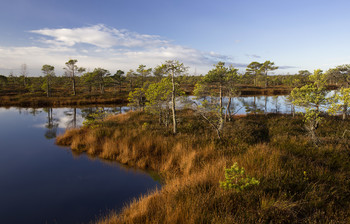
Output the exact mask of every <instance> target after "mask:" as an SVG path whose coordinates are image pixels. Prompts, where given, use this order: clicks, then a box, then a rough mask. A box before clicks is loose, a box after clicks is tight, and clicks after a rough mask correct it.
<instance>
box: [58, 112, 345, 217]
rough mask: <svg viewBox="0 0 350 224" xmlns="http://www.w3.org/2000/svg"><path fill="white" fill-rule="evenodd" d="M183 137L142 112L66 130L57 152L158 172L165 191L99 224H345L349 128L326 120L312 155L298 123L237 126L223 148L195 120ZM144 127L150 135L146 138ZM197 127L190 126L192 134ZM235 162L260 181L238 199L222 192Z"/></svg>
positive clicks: (274, 119) (275, 120)
mask: <svg viewBox="0 0 350 224" xmlns="http://www.w3.org/2000/svg"><path fill="white" fill-rule="evenodd" d="M179 119H180V120H181V121H182V122H180V125H179V130H180V133H179V134H177V135H175V136H174V135H172V134H171V131H170V128H169V127H168V128H165V127H163V126H159V125H158V123H157V119H156V118H154V117H153V116H151V115H147V114H145V113H142V112H131V113H127V114H122V115H116V116H113V117H108V118H107V119H106V120H105V121H104V122H102V123H100V125H99V126H98V127H97V128H94V129H91V128H87V127H83V128H81V129H79V130H77V129H73V130H68V131H67V132H66V133H65V134H64V135H63V136H60V137H58V138H57V143H58V144H62V145H70V146H71V148H72V150H76V151H79V152H87V153H89V154H92V155H95V156H99V157H101V158H104V159H110V160H115V161H118V162H121V163H124V164H128V165H130V166H135V167H139V168H144V169H152V170H155V171H157V172H158V173H159V174H160V175H161V176H162V177H163V178H164V182H165V184H164V186H163V187H162V188H161V189H157V190H154V191H153V192H150V193H149V194H146V195H143V196H141V197H140V198H138V199H135V200H134V201H132V202H130V203H129V204H128V205H127V206H125V208H124V209H123V211H122V212H121V213H119V214H115V213H111V214H110V215H109V216H107V217H102V218H101V220H100V221H98V223H299V222H300V223H348V222H349V221H350V219H349V217H350V179H349V176H350V162H349V161H350V158H349V157H350V153H349V138H348V137H346V136H345V137H344V138H343V133H344V131H345V129H346V127H347V126H349V125H350V122H349V121H341V120H340V119H338V118H335V117H328V118H326V121H327V122H325V125H323V126H321V127H320V128H319V136H320V138H321V140H322V141H323V144H322V145H321V146H319V147H315V146H314V145H313V144H312V142H310V139H309V138H308V137H307V136H306V132H305V130H304V129H303V126H302V120H301V118H299V117H295V118H293V117H292V116H287V115H257V116H250V115H249V116H240V117H235V119H234V122H232V123H227V124H226V126H225V130H224V132H223V140H222V141H218V139H216V135H215V133H214V132H213V131H212V130H211V129H210V127H207V125H206V123H205V122H204V121H202V120H201V119H200V117H198V116H197V115H196V114H195V113H194V112H193V111H191V110H187V111H182V112H180V114H179ZM144 123H147V124H148V125H147V129H145V128H142V127H143V124H144ZM189 123H190V124H191V125H188V124H189ZM235 162H237V164H238V165H239V166H240V167H244V169H245V171H246V173H247V174H249V176H251V177H254V178H256V179H257V180H259V181H260V184H259V185H258V186H252V187H251V188H247V189H245V190H243V191H241V192H236V191H233V190H225V189H223V188H220V184H219V183H220V181H223V180H224V169H225V167H226V168H228V167H231V166H232V165H233V164H234V163H235Z"/></svg>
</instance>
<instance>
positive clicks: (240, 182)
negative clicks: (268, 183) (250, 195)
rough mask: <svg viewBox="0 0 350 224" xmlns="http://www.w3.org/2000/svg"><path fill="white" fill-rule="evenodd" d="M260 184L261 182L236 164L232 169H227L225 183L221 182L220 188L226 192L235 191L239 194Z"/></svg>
mask: <svg viewBox="0 0 350 224" xmlns="http://www.w3.org/2000/svg"><path fill="white" fill-rule="evenodd" d="M259 184H260V181H259V180H257V179H255V178H254V177H249V176H248V175H247V174H245V170H244V168H243V167H239V166H238V165H237V163H234V164H233V165H232V166H231V168H229V169H225V181H220V187H222V188H224V189H226V190H228V189H233V190H235V191H237V192H240V191H243V190H244V189H246V188H248V187H251V186H254V185H259Z"/></svg>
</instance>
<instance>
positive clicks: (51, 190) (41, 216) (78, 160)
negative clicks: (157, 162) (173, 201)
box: [0, 108, 160, 223]
mask: <svg viewBox="0 0 350 224" xmlns="http://www.w3.org/2000/svg"><path fill="white" fill-rule="evenodd" d="M120 109H122V108H120ZM85 110H88V111H89V110H90V111H93V110H94V109H93V108H90V109H85ZM110 110H111V108H110ZM84 113H85V116H86V113H87V112H86V111H85V112H84V110H80V109H68V108H66V109H20V108H10V109H5V108H0V223H88V222H89V221H90V220H94V219H95V218H96V217H100V215H103V214H106V213H108V211H109V210H110V209H117V210H118V209H121V208H122V206H123V205H124V204H125V203H128V202H129V201H130V200H131V199H132V198H134V197H138V196H140V195H141V194H144V193H147V192H148V191H150V190H152V189H155V188H156V187H160V184H159V183H158V182H157V181H155V180H154V179H152V177H151V176H150V175H149V174H148V173H146V172H143V171H140V170H135V169H128V168H125V167H122V166H120V165H118V164H117V163H112V162H105V161H102V160H100V159H91V158H89V157H88V156H87V155H85V154H81V155H74V154H73V153H72V151H71V150H70V149H69V148H65V147H59V146H56V145H55V144H54V141H55V136H56V135H57V134H58V133H62V132H63V131H64V129H65V128H66V127H67V126H68V127H71V126H74V125H75V126H78V125H80V124H81V123H82V121H83V117H82V114H83V115H84Z"/></svg>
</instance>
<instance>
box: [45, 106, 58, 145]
mask: <svg viewBox="0 0 350 224" xmlns="http://www.w3.org/2000/svg"><path fill="white" fill-rule="evenodd" d="M44 111H45V112H47V123H46V124H45V128H47V130H46V132H45V138H47V139H52V138H55V137H56V135H57V128H58V119H55V118H54V117H53V109H52V108H44Z"/></svg>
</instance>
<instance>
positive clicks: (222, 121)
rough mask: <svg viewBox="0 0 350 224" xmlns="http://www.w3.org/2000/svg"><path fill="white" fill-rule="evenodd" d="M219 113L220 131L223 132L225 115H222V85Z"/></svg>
mask: <svg viewBox="0 0 350 224" xmlns="http://www.w3.org/2000/svg"><path fill="white" fill-rule="evenodd" d="M219 113H220V124H219V130H220V131H222V129H223V128H224V117H223V116H224V115H223V113H222V86H221V84H220V108H219Z"/></svg>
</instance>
